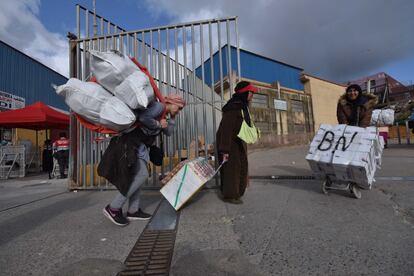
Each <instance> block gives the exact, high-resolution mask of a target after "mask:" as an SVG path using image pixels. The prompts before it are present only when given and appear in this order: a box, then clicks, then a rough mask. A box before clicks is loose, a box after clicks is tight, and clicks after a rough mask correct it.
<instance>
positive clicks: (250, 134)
mask: <svg viewBox="0 0 414 276" xmlns="http://www.w3.org/2000/svg"><path fill="white" fill-rule="evenodd" d="M247 112H248V113H249V115H250V112H249V110H247ZM241 114H242V117H243V123H242V125H241V127H240V131H239V134H237V137H239V138H240V139H242V140H243V141H244V142H246V143H247V144H254V143H256V142H257V140H258V139H259V138H260V130H259V129H258V128H256V127H255V126H254V123H253V120H252V117H251V116H250V122H251V124H252V126H251V127H250V126H249V125H248V124H247V122H246V121H245V120H244V114H243V110H242V111H241Z"/></svg>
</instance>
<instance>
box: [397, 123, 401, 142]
mask: <svg viewBox="0 0 414 276" xmlns="http://www.w3.org/2000/svg"><path fill="white" fill-rule="evenodd" d="M397 137H398V144H399V145H401V133H400V124H399V123H397Z"/></svg>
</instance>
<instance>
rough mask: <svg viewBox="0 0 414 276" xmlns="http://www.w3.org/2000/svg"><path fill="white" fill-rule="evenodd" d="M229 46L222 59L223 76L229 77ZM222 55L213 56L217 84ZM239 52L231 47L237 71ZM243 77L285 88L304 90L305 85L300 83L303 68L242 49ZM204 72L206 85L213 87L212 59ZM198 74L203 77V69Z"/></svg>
mask: <svg viewBox="0 0 414 276" xmlns="http://www.w3.org/2000/svg"><path fill="white" fill-rule="evenodd" d="M227 54H228V49H227V45H226V46H224V47H223V48H222V50H221V59H222V64H223V76H226V75H228V70H227V68H228V64H227V63H226V62H225V61H226V60H227ZM219 57H220V53H219V52H216V53H215V54H214V56H213V67H214V79H215V82H216V81H217V80H218V79H220V78H219V77H220V75H219V73H220V70H219V64H220V63H219V61H220V59H219ZM236 61H237V50H236V48H235V47H233V46H232V47H231V67H232V68H233V71H237V62H236ZM240 65H241V76H242V78H247V79H251V80H256V81H259V82H265V83H273V82H276V81H279V82H280V84H281V85H282V86H283V87H287V88H291V89H296V90H303V89H304V87H303V83H302V82H301V81H300V79H299V78H300V75H301V73H302V71H303V69H301V68H297V67H294V66H290V65H288V64H284V63H282V62H278V61H276V60H272V59H269V58H266V57H263V56H260V55H257V54H254V53H251V52H248V51H245V50H243V49H240ZM204 71H205V76H206V79H205V81H206V84H207V85H211V78H210V59H208V60H207V61H206V62H205V65H204ZM196 74H197V76H198V75H201V67H199V68H197V70H196Z"/></svg>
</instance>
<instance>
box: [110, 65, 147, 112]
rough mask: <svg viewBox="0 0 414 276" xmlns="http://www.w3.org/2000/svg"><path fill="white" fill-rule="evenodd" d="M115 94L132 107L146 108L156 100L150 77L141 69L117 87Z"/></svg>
mask: <svg viewBox="0 0 414 276" xmlns="http://www.w3.org/2000/svg"><path fill="white" fill-rule="evenodd" d="M131 92H132V93H131ZM147 93H148V94H147ZM114 94H115V96H116V97H117V98H119V99H120V100H121V101H123V102H124V103H126V104H127V105H128V106H129V107H130V108H132V109H144V108H146V107H147V106H148V104H149V102H150V101H153V100H154V91H153V89H152V86H151V84H150V82H149V79H148V77H147V75H145V74H144V73H143V72H141V71H136V72H134V73H132V74H131V75H129V76H128V77H127V78H126V79H125V80H124V81H123V82H121V84H120V85H118V86H117V87H116V88H115V90H114Z"/></svg>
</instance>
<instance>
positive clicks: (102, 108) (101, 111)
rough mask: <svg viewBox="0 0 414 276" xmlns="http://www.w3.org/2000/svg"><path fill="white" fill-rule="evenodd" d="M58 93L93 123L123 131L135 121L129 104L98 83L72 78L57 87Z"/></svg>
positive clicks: (73, 108) (78, 112) (74, 109)
mask: <svg viewBox="0 0 414 276" xmlns="http://www.w3.org/2000/svg"><path fill="white" fill-rule="evenodd" d="M56 93H57V94H58V95H61V96H63V97H65V102H66V104H67V105H68V106H69V107H70V108H71V109H72V110H73V111H74V112H75V113H77V114H79V115H80V116H82V117H84V118H85V119H86V120H88V121H90V122H92V123H95V124H99V125H103V126H105V127H108V128H110V129H113V130H116V131H121V130H125V129H127V128H129V127H130V126H131V125H132V124H133V123H134V122H135V119H136V118H135V115H134V113H133V112H132V111H131V110H130V109H129V108H128V106H127V105H125V104H124V103H123V102H122V101H121V100H119V99H117V98H116V97H114V96H112V95H111V93H109V92H108V91H106V90H105V89H103V88H102V87H101V86H100V85H99V84H97V83H93V82H82V81H80V80H78V79H75V78H71V79H69V81H68V82H67V83H66V84H64V85H60V86H58V87H56Z"/></svg>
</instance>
